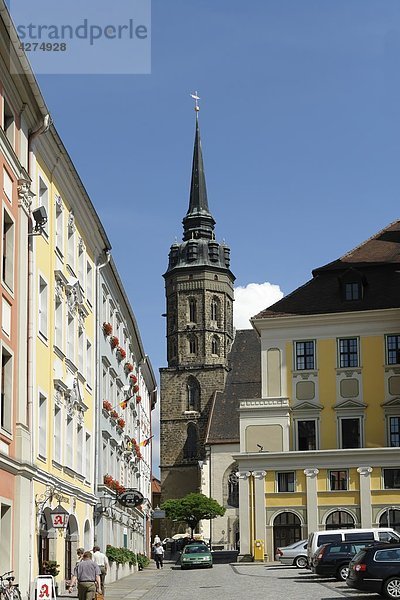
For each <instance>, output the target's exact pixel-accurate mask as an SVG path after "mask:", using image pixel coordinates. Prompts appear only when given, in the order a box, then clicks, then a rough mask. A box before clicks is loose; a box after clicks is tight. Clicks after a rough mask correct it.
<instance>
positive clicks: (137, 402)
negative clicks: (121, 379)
mask: <svg viewBox="0 0 400 600" xmlns="http://www.w3.org/2000/svg"><path fill="white" fill-rule="evenodd" d="M141 401H142V396H136V404H139V402H141Z"/></svg>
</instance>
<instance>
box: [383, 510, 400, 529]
mask: <svg viewBox="0 0 400 600" xmlns="http://www.w3.org/2000/svg"><path fill="white" fill-rule="evenodd" d="M379 527H392V529H395V530H396V531H400V510H399V509H398V508H387V509H386V512H384V513H383V515H381V517H380V519H379Z"/></svg>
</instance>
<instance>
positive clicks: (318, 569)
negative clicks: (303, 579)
mask: <svg viewBox="0 0 400 600" xmlns="http://www.w3.org/2000/svg"><path fill="white" fill-rule="evenodd" d="M372 543H374V542H372ZM365 546H366V542H330V543H329V544H323V545H322V546H321V547H320V548H318V550H317V551H316V553H315V554H314V556H313V559H312V565H311V570H312V572H313V573H316V575H321V576H323V577H336V579H339V580H340V581H345V580H346V578H347V574H348V572H349V562H350V561H351V559H352V558H353V556H355V555H356V554H357V552H359V551H360V550H361V549H362V548H365Z"/></svg>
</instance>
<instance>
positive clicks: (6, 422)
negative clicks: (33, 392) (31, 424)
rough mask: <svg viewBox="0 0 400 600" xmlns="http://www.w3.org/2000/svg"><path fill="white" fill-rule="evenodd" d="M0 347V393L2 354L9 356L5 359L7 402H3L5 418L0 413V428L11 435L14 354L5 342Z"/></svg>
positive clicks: (2, 378)
mask: <svg viewBox="0 0 400 600" xmlns="http://www.w3.org/2000/svg"><path fill="white" fill-rule="evenodd" d="M0 348H1V363H0V393H3V380H4V377H5V375H4V373H3V354H7V356H8V357H9V358H8V361H7V365H8V368H7V373H6V375H7V376H8V377H9V379H10V385H9V387H8V388H7V398H6V399H7V403H5V405H6V409H7V410H6V411H4V413H5V416H6V417H7V418H6V419H5V417H4V416H3V414H1V413H0V430H1V431H3V432H6V433H7V434H8V435H11V434H12V426H13V405H14V354H13V352H11V350H10V349H9V348H8V347H7V346H6V345H5V344H1V346H0ZM9 361H10V362H9Z"/></svg>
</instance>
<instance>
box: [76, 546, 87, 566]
mask: <svg viewBox="0 0 400 600" xmlns="http://www.w3.org/2000/svg"><path fill="white" fill-rule="evenodd" d="M84 552H85V549H84V548H78V550H77V551H76V564H78V563H80V562H81V560H82V556H83V553H84Z"/></svg>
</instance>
